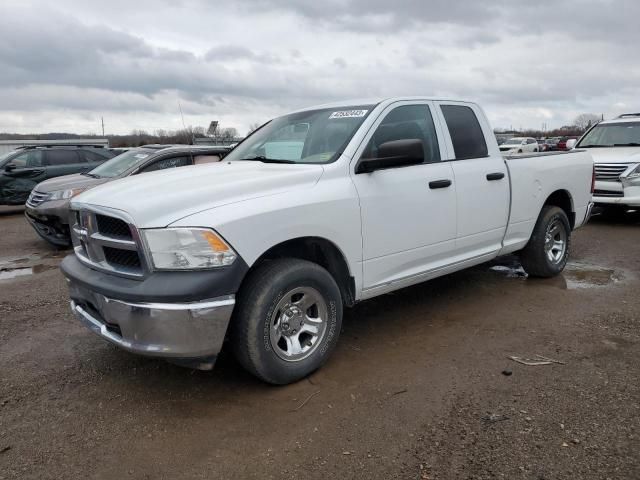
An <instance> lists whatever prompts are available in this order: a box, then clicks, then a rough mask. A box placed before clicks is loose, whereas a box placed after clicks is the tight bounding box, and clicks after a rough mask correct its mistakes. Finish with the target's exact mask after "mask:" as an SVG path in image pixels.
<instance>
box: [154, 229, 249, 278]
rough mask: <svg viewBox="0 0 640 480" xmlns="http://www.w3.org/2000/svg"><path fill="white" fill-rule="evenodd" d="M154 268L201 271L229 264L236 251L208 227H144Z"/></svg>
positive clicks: (232, 260)
mask: <svg viewBox="0 0 640 480" xmlns="http://www.w3.org/2000/svg"><path fill="white" fill-rule="evenodd" d="M143 232H144V238H145V241H146V244H147V248H148V250H149V254H150V256H151V260H152V262H153V267H154V268H155V269H156V270H202V269H207V268H215V267H224V266H226V265H231V264H232V263H233V262H234V261H235V259H236V258H237V255H236V252H234V251H233V249H232V248H231V247H230V246H229V245H227V243H226V242H225V241H224V240H223V239H222V238H220V236H219V235H218V234H216V233H215V232H214V231H213V230H210V229H208V228H158V229H150V230H143Z"/></svg>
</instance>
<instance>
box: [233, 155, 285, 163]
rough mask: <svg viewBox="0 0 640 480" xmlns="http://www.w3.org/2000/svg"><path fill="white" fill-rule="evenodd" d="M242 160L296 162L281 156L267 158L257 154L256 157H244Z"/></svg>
mask: <svg viewBox="0 0 640 480" xmlns="http://www.w3.org/2000/svg"><path fill="white" fill-rule="evenodd" d="M241 160H249V161H256V162H263V163H296V162H294V161H293V160H283V159H281V158H267V157H265V156H264V155H256V156H255V157H249V158H242V159H241Z"/></svg>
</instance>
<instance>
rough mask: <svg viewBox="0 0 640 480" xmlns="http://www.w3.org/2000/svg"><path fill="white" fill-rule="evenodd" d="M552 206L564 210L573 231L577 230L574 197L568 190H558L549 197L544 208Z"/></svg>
mask: <svg viewBox="0 0 640 480" xmlns="http://www.w3.org/2000/svg"><path fill="white" fill-rule="evenodd" d="M546 205H552V206H555V207H558V208H561V209H562V210H564V213H566V214H567V218H569V224H570V225H571V229H572V230H573V228H575V224H576V214H575V210H574V206H573V197H572V196H571V193H569V191H568V190H564V189H561V190H556V191H555V192H553V193H552V194H551V195H549V196H548V197H547V199H546V200H545V202H544V204H543V206H546Z"/></svg>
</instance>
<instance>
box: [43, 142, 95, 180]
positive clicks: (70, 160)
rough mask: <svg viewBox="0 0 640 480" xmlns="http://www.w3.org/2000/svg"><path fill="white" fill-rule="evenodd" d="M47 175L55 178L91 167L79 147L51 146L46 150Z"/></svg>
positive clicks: (84, 170)
mask: <svg viewBox="0 0 640 480" xmlns="http://www.w3.org/2000/svg"><path fill="white" fill-rule="evenodd" d="M44 153H45V169H46V177H47V178H54V177H61V176H62V175H70V174H72V173H82V172H86V171H88V170H89V169H90V166H89V164H88V163H87V161H86V160H85V159H84V157H82V156H81V155H80V152H79V150H78V149H77V148H74V149H66V148H50V149H47V150H45V152H44Z"/></svg>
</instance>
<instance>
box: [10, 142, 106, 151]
mask: <svg viewBox="0 0 640 480" xmlns="http://www.w3.org/2000/svg"><path fill="white" fill-rule="evenodd" d="M50 147H75V148H80V147H89V148H105V147H106V146H105V145H95V144H91V145H89V144H84V143H47V144H43V145H20V146H19V147H16V148H15V150H33V149H35V148H50Z"/></svg>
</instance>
